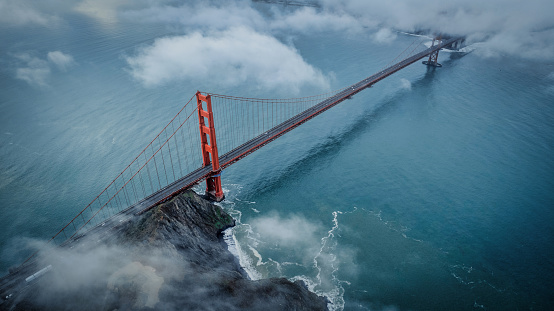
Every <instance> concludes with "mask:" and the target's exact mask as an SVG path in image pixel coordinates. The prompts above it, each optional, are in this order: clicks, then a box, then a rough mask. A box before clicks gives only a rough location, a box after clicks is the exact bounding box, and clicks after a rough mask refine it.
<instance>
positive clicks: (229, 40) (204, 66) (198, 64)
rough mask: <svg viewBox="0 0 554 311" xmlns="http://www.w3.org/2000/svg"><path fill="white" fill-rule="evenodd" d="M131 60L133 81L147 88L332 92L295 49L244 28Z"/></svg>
mask: <svg viewBox="0 0 554 311" xmlns="http://www.w3.org/2000/svg"><path fill="white" fill-rule="evenodd" d="M126 60H127V63H128V64H129V66H130V72H131V74H132V75H133V77H134V78H136V79H137V80H139V81H141V82H142V83H143V84H144V85H146V86H155V85H159V84H163V83H167V82H171V81H177V80H196V81H198V80H201V81H208V80H210V81H212V82H215V83H218V84H222V85H227V86H234V85H238V84H241V83H245V82H251V83H254V84H255V85H257V86H258V87H260V88H267V89H278V88H287V89H289V90H291V91H293V92H298V91H299V89H300V88H302V87H303V86H316V87H320V88H324V89H328V88H329V81H328V78H327V77H326V76H324V75H323V74H322V73H321V72H320V71H319V70H317V69H316V68H314V67H312V66H311V65H309V64H308V63H306V62H305V61H304V59H303V58H302V56H300V54H299V53H298V51H296V50H295V49H294V48H292V47H290V46H287V45H285V44H283V43H281V42H280V41H279V40H277V39H275V38H274V37H272V36H269V35H265V34H261V33H258V32H255V31H253V30H251V29H248V28H244V27H237V28H231V29H229V30H226V31H221V32H213V33H210V34H209V35H203V34H201V33H200V32H195V33H193V34H190V35H186V36H174V37H167V38H161V39H157V40H156V41H155V42H154V43H153V44H152V45H150V46H147V47H143V48H141V49H139V51H138V52H137V55H135V56H133V57H127V59H126Z"/></svg>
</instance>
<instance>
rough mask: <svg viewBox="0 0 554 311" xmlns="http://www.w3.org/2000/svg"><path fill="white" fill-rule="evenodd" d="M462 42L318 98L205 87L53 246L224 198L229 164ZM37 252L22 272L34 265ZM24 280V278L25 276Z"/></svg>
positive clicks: (412, 55)
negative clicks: (174, 207) (203, 199)
mask: <svg viewBox="0 0 554 311" xmlns="http://www.w3.org/2000/svg"><path fill="white" fill-rule="evenodd" d="M462 41H463V39H462V38H449V39H441V38H435V39H434V40H433V43H432V45H431V46H430V47H428V48H426V47H424V48H423V50H421V46H422V43H421V42H420V43H419V44H418V45H415V41H414V42H412V44H411V45H410V46H408V47H407V48H406V49H405V50H404V51H403V52H402V53H400V54H399V55H398V56H397V57H396V58H395V59H393V60H392V61H391V62H390V64H392V65H387V66H385V67H384V68H383V69H382V70H380V71H379V72H377V73H375V74H373V75H371V76H369V77H367V78H365V79H363V80H361V81H359V82H357V83H354V84H352V85H350V86H348V87H345V88H343V89H340V90H338V91H335V92H330V93H325V94H320V95H316V96H310V97H302V98H290V99H260V98H246V97H235V96H228V95H220V94H215V93H210V92H200V91H198V92H197V93H196V94H194V95H193V96H192V97H191V98H190V100H189V101H188V102H187V103H186V104H185V105H184V106H183V107H182V108H181V110H180V111H179V112H178V113H177V114H176V115H175V116H174V117H173V118H172V119H171V121H169V123H168V124H167V125H166V126H165V127H164V128H163V129H162V130H161V131H160V133H158V135H157V136H156V137H155V138H154V139H153V140H152V141H151V142H150V143H149V144H148V145H147V146H146V147H145V148H144V149H143V150H142V151H141V152H140V153H139V154H138V155H137V156H136V157H135V158H134V159H133V160H132V161H131V163H130V164H129V165H128V166H127V167H126V168H125V169H124V170H123V171H122V172H121V173H120V174H119V175H118V176H117V177H116V178H115V179H114V180H113V181H112V182H110V183H109V184H108V186H106V187H105V188H104V190H102V191H101V192H100V193H99V194H98V195H97V196H96V197H95V198H94V199H93V200H92V201H91V202H90V203H89V204H88V205H87V206H86V207H85V208H83V209H82V210H81V211H80V212H79V213H77V215H76V216H75V217H74V218H73V219H72V220H71V221H69V222H68V223H67V224H66V225H65V226H64V227H62V228H61V229H60V230H59V231H58V232H57V233H56V234H54V235H53V236H52V237H51V238H50V240H49V241H48V242H47V244H55V245H58V246H66V245H68V244H71V243H74V242H76V241H78V240H79V239H80V238H81V237H83V236H84V235H86V234H88V233H93V232H94V233H100V234H109V233H110V232H111V231H112V230H114V228H116V227H117V226H118V225H119V224H121V223H122V222H125V221H126V220H129V219H131V218H132V217H135V216H136V215H138V214H141V213H143V212H145V211H147V210H148V209H150V208H151V207H153V206H156V205H157V204H159V203H162V202H164V201H166V200H168V199H170V198H172V197H174V196H175V195H177V194H179V193H181V192H183V191H185V190H187V189H189V188H191V187H193V186H195V185H197V184H198V183H200V182H202V181H204V180H205V181H206V196H207V197H209V198H210V199H212V200H215V201H221V200H223V199H224V197H225V195H224V193H223V189H222V187H221V172H222V170H223V169H224V168H226V167H228V166H229V165H231V164H233V163H235V162H237V161H239V160H240V159H242V158H244V157H245V156H247V155H249V154H250V153H252V152H254V151H256V150H258V149H259V148H261V147H263V146H264V145H266V144H268V143H270V142H271V141H273V140H275V139H277V138H279V137H280V136H282V135H283V134H285V133H287V132H289V131H291V130H292V129H294V128H296V127H298V126H299V125H301V124H303V123H304V122H306V121H308V120H310V119H312V118H314V117H315V116H317V115H319V114H321V113H323V112H324V111H326V110H328V109H330V108H331V107H333V106H335V105H337V104H339V103H341V102H342V101H344V100H346V99H348V98H351V97H352V96H353V95H355V94H356V93H358V92H361V91H362V90H364V89H366V88H369V87H371V86H372V85H374V84H375V83H377V82H379V81H381V80H383V79H385V78H386V77H388V76H390V75H392V74H394V73H396V72H398V71H400V70H401V69H403V68H405V67H407V66H409V65H411V64H413V63H415V62H417V61H418V60H421V59H423V58H425V57H428V60H426V61H424V62H423V63H424V64H426V65H428V66H435V67H440V64H438V62H437V56H438V53H439V51H440V50H441V49H442V48H449V47H458V46H459V44H460V42H462ZM414 45H415V46H414ZM398 59H401V60H399V61H398ZM216 129H217V131H216ZM216 132H217V135H216ZM37 253H38V251H37V252H36V253H34V254H33V255H31V256H30V257H29V258H28V259H27V260H26V261H25V262H24V263H23V264H22V265H21V266H20V267H19V270H22V269H21V268H22V267H23V266H25V265H26V264H27V265H29V264H31V262H32V259H33V258H34V257H35V256H36V254H37ZM16 270H17V269H16ZM24 270H25V271H27V270H32V269H24ZM13 274H18V273H17V271H16V272H15V273H13ZM15 279H17V278H15ZM15 279H14V278H13V277H12V278H10V281H9V282H8V280H7V277H4V278H2V279H0V288H2V287H4V288H5V285H6V283H10V284H12V283H13V282H16V280H15ZM23 279H25V278H24V276H23V275H22V276H21V277H20V278H19V280H20V281H22V280H23Z"/></svg>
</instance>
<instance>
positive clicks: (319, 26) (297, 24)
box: [268, 7, 364, 33]
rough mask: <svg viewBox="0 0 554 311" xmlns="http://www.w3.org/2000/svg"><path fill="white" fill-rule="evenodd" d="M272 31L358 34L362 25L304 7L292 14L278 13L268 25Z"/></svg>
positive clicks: (350, 18) (351, 19) (358, 21)
mask: <svg viewBox="0 0 554 311" xmlns="http://www.w3.org/2000/svg"><path fill="white" fill-rule="evenodd" d="M268 27H269V28H270V29H272V30H289V31H296V32H302V33H306V32H309V33H312V32H324V31H341V32H346V33H360V32H362V31H363V27H364V24H363V22H362V21H361V20H358V19H356V18H355V17H354V16H352V15H349V14H344V13H340V12H339V13H331V12H327V11H318V10H316V9H315V8H311V7H304V8H301V9H298V10H295V11H293V12H279V11H276V15H275V16H274V17H273V20H272V21H270V22H269V23H268Z"/></svg>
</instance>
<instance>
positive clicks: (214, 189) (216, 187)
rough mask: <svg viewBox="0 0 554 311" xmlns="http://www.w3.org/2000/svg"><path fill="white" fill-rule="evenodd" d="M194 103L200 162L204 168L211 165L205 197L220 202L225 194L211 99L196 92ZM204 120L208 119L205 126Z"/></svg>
mask: <svg viewBox="0 0 554 311" xmlns="http://www.w3.org/2000/svg"><path fill="white" fill-rule="evenodd" d="M196 102H197V104H198V122H199V125H200V142H201V147H202V162H203V164H204V166H207V165H210V163H211V164H212V172H211V174H210V176H209V177H208V178H206V196H207V197H208V198H210V199H211V200H214V201H216V202H221V201H223V199H225V194H224V193H223V188H222V187H221V168H220V167H219V155H218V153H217V143H216V139H215V126H214V115H213V112H212V99H211V97H210V95H202V93H200V91H198V92H196ZM203 103H206V110H204V108H203ZM206 118H207V119H208V124H207V125H206ZM210 154H211V159H210Z"/></svg>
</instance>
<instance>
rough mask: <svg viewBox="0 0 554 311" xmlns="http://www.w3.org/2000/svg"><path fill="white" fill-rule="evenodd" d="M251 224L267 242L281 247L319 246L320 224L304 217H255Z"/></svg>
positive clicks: (272, 215)
mask: <svg viewBox="0 0 554 311" xmlns="http://www.w3.org/2000/svg"><path fill="white" fill-rule="evenodd" d="M250 224H251V225H252V227H253V228H254V230H255V231H256V232H257V233H259V234H260V236H261V237H262V239H263V240H264V241H265V242H268V243H271V244H278V245H279V246H281V247H294V248H319V247H320V238H319V237H318V235H317V234H318V230H320V228H319V226H317V225H315V224H313V223H311V222H309V221H308V220H307V219H305V218H304V217H301V216H298V215H290V216H288V217H287V218H282V217H280V216H279V215H277V214H271V215H269V216H262V217H258V218H255V219H253V220H252V221H251V222H250Z"/></svg>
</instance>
